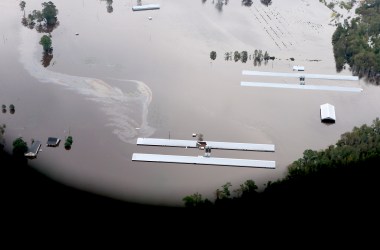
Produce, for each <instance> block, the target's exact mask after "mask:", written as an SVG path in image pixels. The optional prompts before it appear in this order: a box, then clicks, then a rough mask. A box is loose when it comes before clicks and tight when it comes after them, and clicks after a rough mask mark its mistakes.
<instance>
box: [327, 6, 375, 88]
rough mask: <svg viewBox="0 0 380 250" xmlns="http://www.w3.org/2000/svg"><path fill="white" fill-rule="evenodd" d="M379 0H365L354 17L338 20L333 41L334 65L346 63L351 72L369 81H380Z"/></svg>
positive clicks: (342, 66)
mask: <svg viewBox="0 0 380 250" xmlns="http://www.w3.org/2000/svg"><path fill="white" fill-rule="evenodd" d="M379 6H380V0H367V1H365V2H364V3H363V4H362V5H361V6H360V7H359V8H358V9H356V14H358V15H359V17H357V18H353V19H351V21H348V20H347V19H346V20H344V23H343V24H338V26H337V28H336V30H335V32H334V34H333V37H332V44H333V49H334V57H335V62H336V69H337V71H338V72H340V71H341V70H342V69H343V68H344V67H345V65H346V64H348V65H349V67H350V69H351V70H352V73H353V74H354V75H357V76H359V77H365V78H367V79H368V80H369V81H370V82H374V83H376V84H379V83H380V7H379Z"/></svg>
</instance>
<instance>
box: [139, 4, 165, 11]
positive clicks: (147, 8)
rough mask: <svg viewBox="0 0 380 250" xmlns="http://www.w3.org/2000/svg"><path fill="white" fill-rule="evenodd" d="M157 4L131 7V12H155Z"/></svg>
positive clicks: (158, 6)
mask: <svg viewBox="0 0 380 250" xmlns="http://www.w3.org/2000/svg"><path fill="white" fill-rule="evenodd" d="M159 8H160V5H159V4H145V5H135V6H133V7H132V10H134V11H136V10H156V9H159Z"/></svg>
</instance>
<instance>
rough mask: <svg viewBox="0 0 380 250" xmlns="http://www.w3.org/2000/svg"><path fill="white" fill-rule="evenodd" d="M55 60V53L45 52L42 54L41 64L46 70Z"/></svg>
mask: <svg viewBox="0 0 380 250" xmlns="http://www.w3.org/2000/svg"><path fill="white" fill-rule="evenodd" d="M52 59H53V53H49V52H44V53H43V54H42V59H41V64H42V66H44V67H45V68H46V67H48V66H49V65H50V62H51V60H52Z"/></svg>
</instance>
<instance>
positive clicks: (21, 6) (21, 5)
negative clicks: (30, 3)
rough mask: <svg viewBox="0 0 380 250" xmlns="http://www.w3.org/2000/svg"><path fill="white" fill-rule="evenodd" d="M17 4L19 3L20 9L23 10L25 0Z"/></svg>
mask: <svg viewBox="0 0 380 250" xmlns="http://www.w3.org/2000/svg"><path fill="white" fill-rule="evenodd" d="M19 5H20V8H21V10H22V11H24V9H25V6H26V3H25V1H21V2H20V4H19Z"/></svg>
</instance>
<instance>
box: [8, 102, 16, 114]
mask: <svg viewBox="0 0 380 250" xmlns="http://www.w3.org/2000/svg"><path fill="white" fill-rule="evenodd" d="M9 112H10V113H11V114H14V113H15V105H13V104H11V105H9Z"/></svg>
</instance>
